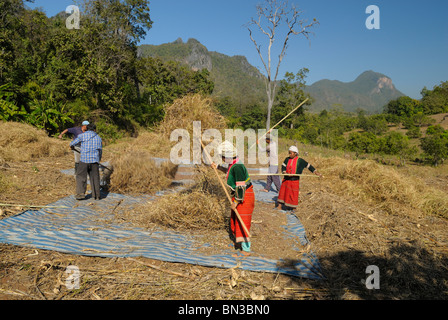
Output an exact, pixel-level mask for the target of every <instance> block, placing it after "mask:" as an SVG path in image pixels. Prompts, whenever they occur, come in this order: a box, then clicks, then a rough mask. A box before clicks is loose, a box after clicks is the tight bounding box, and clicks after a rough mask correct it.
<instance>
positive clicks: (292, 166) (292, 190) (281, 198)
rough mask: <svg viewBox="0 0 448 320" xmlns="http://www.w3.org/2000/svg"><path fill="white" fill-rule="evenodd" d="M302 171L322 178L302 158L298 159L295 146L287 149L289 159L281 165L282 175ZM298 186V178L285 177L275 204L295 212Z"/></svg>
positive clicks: (300, 172)
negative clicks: (306, 170)
mask: <svg viewBox="0 0 448 320" xmlns="http://www.w3.org/2000/svg"><path fill="white" fill-rule="evenodd" d="M304 169H308V170H310V171H311V172H312V173H314V174H316V175H318V176H320V177H322V175H321V174H320V173H318V172H317V170H316V169H315V168H314V167H313V166H312V165H311V164H309V163H308V162H307V161H305V160H304V159H302V158H299V149H297V147H296V146H291V147H290V148H289V157H287V158H286V159H285V161H284V162H283V164H282V173H284V174H302V172H303V170H304ZM299 184H300V176H288V175H285V177H284V178H283V182H282V187H281V188H280V192H279V194H278V199H277V202H278V203H281V204H283V205H284V206H286V207H288V208H291V209H292V210H295V209H296V208H297V207H298V205H299Z"/></svg>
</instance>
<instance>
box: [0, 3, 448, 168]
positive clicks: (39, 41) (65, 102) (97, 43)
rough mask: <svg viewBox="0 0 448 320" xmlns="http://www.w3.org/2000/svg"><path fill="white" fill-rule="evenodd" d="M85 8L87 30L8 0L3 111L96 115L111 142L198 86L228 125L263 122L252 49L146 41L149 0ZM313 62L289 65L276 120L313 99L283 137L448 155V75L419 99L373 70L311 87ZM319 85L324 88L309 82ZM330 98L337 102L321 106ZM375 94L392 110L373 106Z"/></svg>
mask: <svg viewBox="0 0 448 320" xmlns="http://www.w3.org/2000/svg"><path fill="white" fill-rule="evenodd" d="M25 3H26V2H25ZM82 10H83V13H82V20H81V25H80V28H79V29H69V28H67V27H66V19H67V17H68V14H66V13H60V14H58V15H56V16H54V17H47V16H46V15H45V14H44V13H43V12H41V11H39V10H30V9H27V8H26V6H25V4H24V2H23V1H22V0H6V1H2V2H1V3H0V12H1V13H2V14H1V16H0V18H1V19H0V23H1V28H0V44H1V48H2V50H1V51H0V62H1V63H0V120H4V121H17V122H24V123H28V124H31V125H33V126H35V127H37V128H40V129H44V130H45V131H46V132H47V133H48V135H50V136H51V135H56V134H59V133H60V132H61V131H62V130H63V129H65V128H66V127H67V126H73V125H77V124H79V123H80V122H81V121H82V120H84V119H90V120H91V121H93V122H96V124H97V126H98V130H99V131H100V132H101V133H102V135H103V136H104V137H105V139H106V140H107V141H114V140H116V139H118V138H120V137H123V136H125V135H133V134H134V133H137V132H138V130H139V128H146V129H148V128H151V127H153V126H154V125H156V124H158V123H160V121H161V120H162V119H163V117H164V106H166V105H167V104H170V103H172V102H173V101H174V100H175V99H177V98H180V97H183V96H185V95H188V94H195V93H200V94H203V95H205V96H209V97H212V98H213V104H214V107H215V108H217V110H219V112H220V113H221V114H222V115H223V116H225V118H226V119H227V123H228V126H229V127H238V128H243V129H247V128H254V129H257V128H264V127H265V121H266V102H265V101H266V98H265V92H264V84H263V82H264V81H263V76H262V75H261V74H260V73H259V71H258V70H257V69H256V68H254V67H253V66H251V65H250V64H249V63H248V61H247V59H246V58H245V57H243V56H234V57H228V56H226V55H224V54H221V53H217V52H209V51H208V50H207V48H206V47H205V46H203V45H202V44H200V43H199V42H198V41H197V40H195V39H190V40H188V42H186V43H184V42H183V41H182V40H181V39H178V40H176V41H175V42H173V43H169V44H166V45H160V46H149V45H143V46H139V45H138V44H139V41H140V40H142V39H143V38H144V37H145V36H146V34H147V31H148V30H149V29H150V28H151V26H152V21H151V19H150V15H149V12H150V10H149V1H147V0H136V1H132V4H131V3H130V2H127V1H124V2H120V1H106V0H97V1H92V0H89V1H85V2H84V3H83V6H82ZM111 17H112V18H111ZM308 72H309V70H308V69H306V68H302V69H300V70H298V71H297V72H296V73H292V72H288V73H287V74H286V75H285V77H284V79H283V80H281V81H279V83H278V90H277V96H276V101H275V104H274V107H273V109H272V123H277V122H278V121H280V120H281V119H282V118H283V117H284V116H285V115H286V114H288V113H289V112H290V111H291V110H292V109H293V108H294V107H295V106H297V105H298V104H299V103H300V102H302V101H303V100H304V99H305V98H306V97H309V98H310V100H309V101H308V103H307V104H306V105H305V106H304V107H303V108H301V109H299V110H298V111H297V112H295V113H294V114H293V115H291V116H290V117H288V118H287V119H286V120H284V121H283V122H282V123H281V125H279V126H278V127H277V129H279V133H280V136H281V137H284V138H288V139H293V140H295V141H297V143H299V142H300V143H306V144H314V145H319V146H322V147H328V148H331V149H338V150H344V151H347V152H350V151H351V152H355V153H356V154H357V155H362V154H366V153H370V154H376V155H380V156H384V155H394V156H396V155H398V156H399V157H400V158H401V159H402V160H403V161H404V160H415V159H417V160H418V161H427V162H428V163H433V164H438V163H441V162H443V161H444V159H446V158H447V157H448V143H447V141H448V137H447V135H448V134H447V131H446V129H447V128H446V127H443V125H442V124H443V123H442V122H441V121H438V120H435V118H431V117H430V116H431V115H435V114H439V115H440V114H443V113H446V112H448V82H444V83H441V84H440V85H438V86H435V87H434V88H432V89H427V88H423V89H422V98H421V99H420V100H415V99H411V98H409V97H406V96H404V95H403V94H402V93H400V92H399V91H398V90H396V89H395V87H394V86H393V84H392V81H391V79H390V78H388V77H386V76H384V75H382V74H378V73H375V72H372V71H368V72H365V73H363V74H362V75H360V76H359V77H358V79H356V80H355V81H354V82H352V83H348V84H344V83H342V82H334V81H333V82H332V81H330V82H329V81H322V82H320V84H314V85H313V86H309V87H308V86H307V85H306V76H307V73H308ZM325 83H327V84H328V83H331V84H336V85H333V86H328V85H325ZM316 87H320V90H321V91H319V90H317V91H314V92H313V91H312V90H311V91H310V90H309V89H310V88H316ZM325 87H326V88H327V89H325ZM330 87H331V90H330V89H328V88H330ZM322 90H323V91H322ZM356 92H357V94H355V93H356ZM369 96H370V97H371V98H372V99H371V101H370V102H369V101H367V100H366V99H367V98H366V97H369ZM325 99H327V100H328V101H329V102H331V103H332V104H331V107H330V108H325V109H321V110H320V109H319V108H320V107H321V106H322V104H321V102H322V100H325ZM373 100H375V101H376V102H375V103H376V107H378V106H379V105H384V108H383V110H377V112H378V113H377V114H374V115H369V113H368V112H366V111H369V105H371V103H372V101H373ZM344 101H351V103H352V105H351V107H350V108H352V109H353V110H351V109H350V110H349V111H351V112H348V111H347V109H346V108H344V107H347V102H344ZM319 106H320V107H319ZM316 108H318V109H316ZM310 111H315V112H310ZM316 111H318V112H316ZM442 120H443V119H442Z"/></svg>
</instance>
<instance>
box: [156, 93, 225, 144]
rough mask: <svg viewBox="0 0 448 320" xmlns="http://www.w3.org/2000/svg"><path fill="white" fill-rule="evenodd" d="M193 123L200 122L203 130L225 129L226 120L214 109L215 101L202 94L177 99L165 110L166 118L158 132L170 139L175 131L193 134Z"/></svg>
mask: <svg viewBox="0 0 448 320" xmlns="http://www.w3.org/2000/svg"><path fill="white" fill-rule="evenodd" d="M193 121H200V122H201V128H202V129H218V130H222V129H225V128H226V126H227V122H226V120H225V118H224V117H223V116H222V115H221V114H220V113H219V112H218V111H217V110H216V109H215V108H214V106H213V100H212V99H210V98H207V97H204V96H202V95H200V94H195V95H187V96H185V97H183V98H180V99H177V100H175V101H174V102H173V104H172V105H170V106H168V107H167V108H166V109H165V118H164V119H163V121H162V123H161V124H160V125H159V126H158V128H157V131H158V132H159V133H161V134H162V135H163V136H165V137H167V138H169V137H170V135H171V132H172V131H173V130H175V129H186V130H187V131H188V132H189V133H190V135H191V134H192V133H193Z"/></svg>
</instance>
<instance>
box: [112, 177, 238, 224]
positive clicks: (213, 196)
mask: <svg viewBox="0 0 448 320" xmlns="http://www.w3.org/2000/svg"><path fill="white" fill-rule="evenodd" d="M197 170H198V174H197V175H196V176H197V177H196V178H195V183H194V184H193V185H191V186H190V187H189V188H187V189H186V190H184V191H182V192H177V193H171V194H166V195H163V196H161V197H159V198H158V199H156V200H154V201H150V202H148V203H145V204H143V205H140V206H138V207H136V208H134V210H132V211H130V212H128V213H126V214H125V216H121V217H120V218H121V219H122V220H125V221H128V222H131V223H133V224H134V225H136V226H139V227H144V228H151V227H152V226H153V225H154V224H155V225H158V226H161V227H165V228H169V229H174V230H208V231H211V230H225V228H226V224H225V221H226V213H229V212H230V208H229V206H228V203H227V198H226V197H225V194H224V191H223V190H222V188H221V186H220V184H219V182H218V181H217V178H216V176H215V174H214V172H213V171H212V170H211V169H210V168H208V169H207V168H205V169H204V168H199V169H197Z"/></svg>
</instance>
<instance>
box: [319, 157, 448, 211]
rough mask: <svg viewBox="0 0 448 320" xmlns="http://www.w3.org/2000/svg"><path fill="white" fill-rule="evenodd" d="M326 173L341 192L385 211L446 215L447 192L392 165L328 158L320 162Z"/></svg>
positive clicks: (447, 209)
mask: <svg viewBox="0 0 448 320" xmlns="http://www.w3.org/2000/svg"><path fill="white" fill-rule="evenodd" d="M320 167H321V168H322V170H321V171H322V172H325V173H324V175H326V176H336V177H338V178H339V179H340V182H339V183H335V184H334V188H335V189H339V191H340V192H343V193H347V192H349V193H350V194H351V195H352V196H354V197H356V198H359V199H362V200H364V201H366V202H368V203H369V202H370V203H371V204H372V205H375V206H378V207H380V208H382V209H384V210H385V211H386V212H389V213H394V214H401V213H403V212H409V209H413V210H417V212H420V213H423V214H431V215H437V216H440V217H444V218H448V195H447V194H446V193H445V192H443V191H441V190H439V189H436V188H432V187H430V186H428V185H426V184H425V183H424V182H423V181H422V180H421V179H419V178H417V177H409V176H404V175H402V174H401V173H399V172H398V171H397V170H395V169H394V168H391V167H387V166H383V165H380V164H378V163H376V162H374V161H369V160H364V161H360V160H356V161H352V160H345V159H341V158H330V159H328V160H327V161H324V162H323V163H322V164H320Z"/></svg>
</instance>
